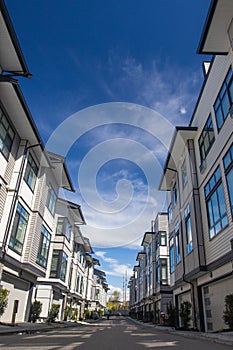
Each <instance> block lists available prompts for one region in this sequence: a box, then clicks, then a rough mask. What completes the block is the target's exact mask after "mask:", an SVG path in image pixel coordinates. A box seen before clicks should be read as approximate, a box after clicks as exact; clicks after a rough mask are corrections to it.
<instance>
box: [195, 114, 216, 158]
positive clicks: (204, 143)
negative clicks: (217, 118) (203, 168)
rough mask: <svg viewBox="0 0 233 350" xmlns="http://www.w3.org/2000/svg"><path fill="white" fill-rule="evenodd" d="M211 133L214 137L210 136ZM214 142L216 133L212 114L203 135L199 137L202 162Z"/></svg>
mask: <svg viewBox="0 0 233 350" xmlns="http://www.w3.org/2000/svg"><path fill="white" fill-rule="evenodd" d="M211 127H212V129H211ZM210 130H212V131H210ZM211 133H213V136H212V138H211V137H210V134H211ZM214 142H215V134H214V127H213V119H212V115H211V114H210V115H209V117H208V119H207V121H206V123H205V125H204V127H203V129H202V132H201V135H200V137H199V139H198V145H199V153H200V159H201V164H202V163H203V162H204V161H205V159H206V157H207V155H208V153H209V151H210V150H211V148H212V146H213V144H214Z"/></svg>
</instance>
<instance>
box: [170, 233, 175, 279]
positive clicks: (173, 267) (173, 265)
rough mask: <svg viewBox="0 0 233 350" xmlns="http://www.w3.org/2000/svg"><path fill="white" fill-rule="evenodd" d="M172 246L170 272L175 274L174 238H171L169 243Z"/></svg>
mask: <svg viewBox="0 0 233 350" xmlns="http://www.w3.org/2000/svg"><path fill="white" fill-rule="evenodd" d="M169 246H170V272H171V273H173V272H174V271H175V251H174V238H173V237H172V238H170V241H169Z"/></svg>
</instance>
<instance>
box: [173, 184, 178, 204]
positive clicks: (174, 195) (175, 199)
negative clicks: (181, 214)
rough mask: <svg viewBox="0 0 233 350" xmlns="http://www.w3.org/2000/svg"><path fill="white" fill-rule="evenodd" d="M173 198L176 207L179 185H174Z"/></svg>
mask: <svg viewBox="0 0 233 350" xmlns="http://www.w3.org/2000/svg"><path fill="white" fill-rule="evenodd" d="M172 198H173V206H174V207H175V206H176V203H177V183H175V184H174V186H173V189H172Z"/></svg>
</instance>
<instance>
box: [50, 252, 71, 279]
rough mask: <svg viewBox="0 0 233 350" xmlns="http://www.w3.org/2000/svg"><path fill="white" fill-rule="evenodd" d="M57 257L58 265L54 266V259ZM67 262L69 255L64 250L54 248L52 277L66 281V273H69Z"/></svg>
mask: <svg viewBox="0 0 233 350" xmlns="http://www.w3.org/2000/svg"><path fill="white" fill-rule="evenodd" d="M54 258H56V260H57V261H56V266H55V268H54V269H53V270H52V268H53V261H54ZM67 263H68V255H67V254H66V253H65V252H64V250H60V249H54V250H53V254H52V261H51V267H50V275H49V277H50V278H58V279H60V280H61V281H63V282H65V279H66V273H67Z"/></svg>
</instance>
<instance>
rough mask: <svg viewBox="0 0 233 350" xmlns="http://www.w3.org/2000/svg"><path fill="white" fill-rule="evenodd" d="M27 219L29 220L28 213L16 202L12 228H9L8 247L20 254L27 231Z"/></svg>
mask: <svg viewBox="0 0 233 350" xmlns="http://www.w3.org/2000/svg"><path fill="white" fill-rule="evenodd" d="M20 221H21V223H20ZM22 221H23V222H22ZM28 221H29V213H28V212H27V210H26V209H25V208H24V207H23V206H22V204H21V203H18V204H17V208H16V212H15V217H14V221H13V225H12V229H11V236H10V241H9V247H10V248H11V249H12V250H14V251H15V252H16V253H18V254H20V255H22V251H23V245H24V241H25V236H26V233H27V226H28ZM20 236H22V237H20Z"/></svg>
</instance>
